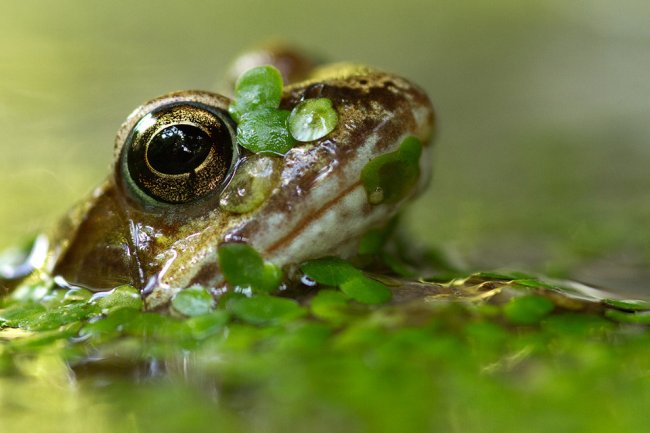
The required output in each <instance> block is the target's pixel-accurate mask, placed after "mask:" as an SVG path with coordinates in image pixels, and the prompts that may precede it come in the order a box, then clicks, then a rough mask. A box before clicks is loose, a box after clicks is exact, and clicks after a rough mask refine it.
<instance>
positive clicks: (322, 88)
mask: <svg viewBox="0 0 650 433" xmlns="http://www.w3.org/2000/svg"><path fill="white" fill-rule="evenodd" d="M261 64H272V65H274V66H276V67H277V68H278V69H279V70H280V71H281V72H282V74H283V76H284V79H285V83H286V85H285V88H284V91H283V96H282V102H281V108H282V109H287V110H291V109H292V108H293V107H294V106H295V105H296V104H298V103H299V102H301V101H302V100H304V99H307V98H329V99H330V100H331V101H332V105H333V108H334V109H335V111H336V113H337V115H338V124H337V126H336V128H335V129H334V130H333V131H332V132H331V133H329V134H327V135H326V136H324V137H322V138H320V139H318V140H315V141H312V142H307V143H297V144H296V146H295V147H293V148H292V149H291V150H290V151H289V152H287V153H286V154H285V155H284V156H282V155H261V154H254V153H252V152H249V151H247V150H245V149H243V148H241V147H240V146H238V145H237V138H236V130H237V129H236V124H235V123H234V122H233V121H232V119H231V118H230V116H229V115H228V106H229V105H230V102H231V100H230V99H229V98H228V97H226V96H223V95H220V94H216V93H211V92H206V91H183V92H176V93H171V94H167V95H164V96H161V97H159V98H156V99H153V100H151V101H149V102H146V103H145V104H144V105H142V106H140V107H138V108H137V109H136V110H135V111H133V113H131V115H130V116H129V117H128V118H127V119H126V121H125V122H124V124H123V125H122V127H121V128H120V129H119V131H118V133H117V138H116V143H115V162H114V164H113V167H112V170H111V173H110V175H109V176H108V178H107V179H106V180H105V181H104V182H103V183H102V184H101V185H100V186H99V187H97V188H96V189H95V190H94V191H93V192H92V194H91V195H90V197H88V198H87V199H86V200H85V201H83V202H81V203H80V204H78V205H77V206H76V207H75V208H73V209H72V210H71V211H70V212H69V213H68V215H67V216H66V217H65V218H63V219H62V221H61V222H60V223H59V224H58V225H57V226H56V228H55V229H53V230H52V231H51V232H50V233H49V234H47V238H46V239H47V242H45V244H46V245H45V247H42V249H43V250H44V251H46V253H45V254H44V260H43V261H42V263H41V264H40V266H39V267H38V269H37V270H38V271H40V272H41V273H43V274H46V275H50V276H52V277H57V278H58V281H59V282H61V281H64V282H65V283H64V284H67V285H71V286H82V287H86V288H89V289H91V290H94V291H100V290H107V289H111V288H113V287H115V286H118V285H122V284H130V285H133V286H135V287H136V288H138V289H140V290H141V291H142V295H143V298H144V300H145V305H146V308H147V309H159V308H164V307H165V306H166V305H167V304H168V303H169V301H170V300H171V298H172V297H173V295H174V294H175V293H176V292H178V291H179V290H182V289H184V288H186V287H189V286H192V285H196V284H198V285H202V286H204V287H208V288H211V289H214V290H215V291H218V289H220V288H222V287H223V286H224V284H225V282H224V279H223V276H222V274H221V272H220V270H219V265H218V259H217V249H218V247H219V245H220V244H222V243H224V242H243V243H247V244H249V245H251V246H252V247H254V248H255V249H256V250H257V251H258V252H259V253H260V254H261V256H262V257H263V258H264V260H267V261H270V262H272V263H274V264H276V265H278V266H280V267H283V268H285V269H290V268H291V266H292V265H295V264H298V263H300V262H302V261H304V260H307V259H312V258H318V257H322V256H326V255H337V256H341V257H348V256H350V255H353V254H354V252H355V251H356V248H357V245H358V241H359V238H360V236H361V235H362V234H363V233H364V232H365V231H367V230H368V229H369V228H371V227H375V226H378V225H381V224H383V223H385V222H386V221H388V220H389V219H390V218H391V217H393V216H394V215H395V214H396V213H397V211H398V210H399V209H400V208H401V207H402V206H403V205H404V203H406V202H408V201H409V200H410V199H411V198H412V197H413V196H414V195H416V194H417V192H418V191H421V190H422V189H423V188H424V187H425V186H426V184H427V182H428V178H429V172H430V161H431V155H430V151H431V145H430V141H431V138H432V135H433V130H434V113H433V108H432V106H431V103H430V101H429V98H428V97H427V95H426V94H425V93H424V92H423V91H422V90H421V89H420V88H419V87H417V86H416V85H414V84H412V83H410V82H409V81H407V80H405V79H403V78H400V77H398V76H395V75H392V74H388V73H385V72H381V71H378V70H375V69H372V68H369V67H365V66H359V65H350V64H333V65H326V66H323V67H316V68H312V67H311V66H310V63H309V62H308V61H307V60H306V59H305V58H304V57H303V56H301V55H300V54H299V53H296V52H294V51H291V50H289V49H284V48H282V49H279V48H273V49H268V50H261V51H257V52H255V53H252V54H251V53H249V54H246V55H245V56H243V57H242V58H241V59H239V60H238V61H236V62H235V63H234V65H235V69H234V72H233V74H237V73H239V72H242V71H239V70H237V68H240V69H244V68H246V69H247V68H250V67H254V66H258V65H261ZM170 131H171V132H170ZM174 131H176V132H174ZM178 131H181V132H178ZM165 133H168V134H170V133H176V134H185V135H186V136H190V137H193V136H196V137H198V138H197V140H198V139H206V136H207V138H208V141H210V140H213V141H216V142H214V143H211V144H210V146H211V147H209V148H208V147H205V146H204V147H200V146H199V151H197V152H198V153H197V154H199V155H198V156H197V155H194V154H192V153H191V152H190V153H189V154H185V155H184V157H185V158H186V159H187V161H185V162H183V163H177V162H174V161H169V160H168V159H169V158H170V155H172V156H174V157H176V156H178V155H177V153H178V152H177V153H174V152H175V151H178V149H177V148H174V149H176V150H173V149H172V150H173V151H169V149H170V147H169V146H167V147H165V146H166V145H164V144H162V145H161V146H162V147H163V151H161V152H158V153H155V152H154V151H152V150H151V148H153V146H154V145H157V144H156V143H162V142H164V140H165V138H164V137H163V135H164V134H165ZM193 134H194V135H193ZM409 136H415V137H417V138H418V139H420V141H421V142H422V144H423V149H422V157H421V158H420V177H419V180H418V184H417V186H416V187H415V188H413V191H412V192H410V193H409V194H408V195H406V196H405V197H404V198H403V199H401V200H400V201H398V202H397V203H382V204H370V203H369V201H368V196H367V193H366V191H365V189H364V186H363V184H362V182H361V178H360V174H361V170H362V169H363V167H364V166H365V165H366V164H367V163H368V161H370V160H371V159H373V158H375V157H377V156H379V155H382V154H385V153H387V152H393V151H395V150H397V149H398V148H399V146H400V143H401V142H402V141H403V140H404V139H405V138H406V137H409ZM215 137H217V138H215ZM204 141H205V140H204ZM152 143H153V144H152ZM147 146H149V147H147ZM143 149H144V150H143ZM165 149H166V150H165ZM195 150H196V149H195ZM147 152H148V153H147ZM206 152H207V153H206ZM181 153H182V152H181ZM206 154H207V155H208V156H205V155H206ZM188 155H189V156H188ZM165 158H168V159H165ZM193 158H194V159H193ZM196 158H198V160H196V161H195V159H196ZM202 158H204V159H205V160H204V159H202ZM144 159H147V162H146V163H145V162H144ZM152 166H153V168H154V169H152ZM395 175H396V176H399V173H396V174H395ZM256 176H261V178H263V179H264V182H262V184H261V185H262V186H260V185H258V184H257V183H256V182H257V180H256ZM233 182H234V184H233ZM233 185H234V186H233ZM242 185H243V186H242ZM240 196H241V197H240ZM247 196H255V197H254V199H250V197H247ZM229 197H230V198H229ZM233 197H234V199H235V200H234V203H235V205H233V204H232V203H233V200H232V198H233ZM237 200H243V201H244V202H245V203H248V204H247V205H246V206H244V208H243V209H242V208H240V207H237V205H236V204H237ZM250 203H253V204H252V205H251V204H250ZM43 242H44V241H43V238H41V246H42V244H43Z"/></svg>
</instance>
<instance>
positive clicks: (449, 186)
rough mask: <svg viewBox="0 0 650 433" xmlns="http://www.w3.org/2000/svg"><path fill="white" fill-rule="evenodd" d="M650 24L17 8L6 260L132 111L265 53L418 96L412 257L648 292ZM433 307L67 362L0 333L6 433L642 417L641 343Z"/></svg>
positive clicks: (344, 10)
mask: <svg viewBox="0 0 650 433" xmlns="http://www.w3.org/2000/svg"><path fill="white" fill-rule="evenodd" d="M36 9H38V10H39V13H38V14H36V13H34V11H35V10H36ZM270 17H271V18H272V19H270ZM649 19H650V6H648V4H647V3H646V2H641V1H635V0H626V1H623V2H617V3H616V4H613V3H610V2H605V1H594V2H590V4H586V3H572V4H567V3H566V2H560V1H554V0H552V1H547V2H544V3H543V4H541V5H533V4H532V3H531V4H522V3H520V2H510V1H505V0H500V1H496V2H489V3H486V2H480V1H467V2H438V3H436V4H429V3H427V2H424V1H415V0H407V1H404V2H400V5H399V9H397V8H396V6H395V5H394V4H393V3H390V2H386V3H382V2H367V1H362V2H356V3H354V4H351V3H350V2H323V3H320V4H313V5H310V7H309V9H308V10H305V8H304V5H303V4H302V3H300V2H298V1H293V0H292V1H287V2H282V5H278V4H272V3H270V2H258V1H240V2H231V3H224V4H216V3H215V4H207V3H203V2H191V1H190V2H183V3H176V2H165V1H163V2H140V3H138V4H133V3H132V2H126V1H115V2H109V3H106V4H102V5H93V4H90V3H87V2H82V1H63V2H58V3H56V4H52V5H43V4H42V2H36V1H32V0H27V1H25V0H23V1H14V0H9V1H8V2H5V3H4V4H3V13H2V15H1V16H0V29H2V30H1V31H2V34H3V37H2V38H0V52H1V53H2V54H1V55H0V65H1V67H0V127H1V128H2V131H3V139H2V141H1V144H0V146H1V147H0V148H1V149H2V155H3V157H2V158H0V197H1V198H2V199H3V202H4V203H5V204H4V205H3V207H2V209H3V210H2V212H0V246H2V247H8V246H11V245H16V244H20V243H23V242H24V240H25V239H27V238H28V237H30V236H31V235H32V234H34V233H35V232H38V230H40V229H42V228H44V227H47V226H48V225H49V224H51V223H52V222H53V221H55V220H56V218H57V217H58V216H59V215H61V214H62V213H63V212H65V210H66V209H67V208H69V206H70V205H71V204H72V203H74V202H76V201H78V200H79V199H80V198H81V197H83V195H84V194H86V193H87V192H88V191H90V190H91V189H92V188H93V187H94V186H95V185H96V184H97V183H98V182H99V181H100V180H101V179H102V178H103V177H104V176H106V174H107V172H108V168H107V167H108V165H109V163H110V161H111V158H112V145H113V138H114V134H115V131H116V130H117V127H118V126H119V124H120V123H121V122H122V120H123V119H124V118H125V117H126V115H127V114H128V113H129V112H130V111H131V110H132V109H134V108H135V107H137V106H138V105H139V104H140V103H141V102H142V101H144V100H147V99H150V98H151V97H154V96H157V95H159V94H162V93H165V92H168V91H171V90H178V89H189V88H199V89H215V88H217V86H218V84H219V82H220V78H221V76H222V74H223V72H224V71H225V68H226V66H227V64H228V62H229V61H230V60H231V59H232V58H233V57H234V56H235V55H236V54H237V53H238V52H240V51H241V50H243V49H245V48H247V47H250V46H251V45H255V44H258V43H259V42H263V41H266V40H268V39H269V38H270V37H279V38H282V39H285V40H288V41H292V42H296V43H298V44H300V45H302V46H304V47H306V48H308V49H313V50H314V51H315V52H317V53H319V54H321V55H322V56H323V57H324V58H327V59H330V60H333V61H336V60H353V61H357V62H361V63H367V64H371V65H375V66H378V67H381V68H384V69H387V70H390V71H394V72H397V73H399V74H402V75H404V76H406V77H408V78H410V79H412V80H413V81H415V82H417V83H419V84H420V85H422V86H423V87H424V88H425V89H426V90H427V92H428V93H429V94H430V96H431V98H432V100H433V102H434V105H435V107H436V109H437V113H438V116H439V125H440V131H439V135H438V138H437V140H436V146H437V150H436V154H435V161H434V169H435V173H434V178H433V184H432V187H431V188H430V189H429V190H428V191H427V192H426V193H425V194H424V196H423V197H422V199H421V200H420V201H419V202H418V203H417V204H416V205H415V206H413V207H412V209H411V210H410V211H409V212H408V213H407V215H406V216H405V218H404V220H403V223H404V225H405V228H406V231H407V232H409V233H410V235H411V237H412V239H418V240H419V243H420V244H421V245H420V246H426V247H431V248H435V249H436V250H438V251H440V252H442V253H443V254H444V255H446V256H447V257H448V258H449V260H451V262H452V263H453V264H454V265H455V266H456V267H458V268H460V269H462V270H464V271H467V272H468V273H469V272H474V271H478V270H491V269H503V268H507V269H516V270H521V271H530V272H534V273H541V274H543V275H548V276H552V277H559V278H570V279H573V280H579V281H583V282H586V283H588V284H590V285H593V286H596V287H600V288H606V289H608V290H609V291H612V292H614V293H617V294H621V295H632V296H634V297H645V298H647V297H648V294H649V293H650V284H648V280H650V232H649V231H648V228H647V225H648V224H647V222H648V221H650V176H648V174H647V167H648V166H649V163H650V147H649V146H648V144H647V143H648V137H650V123H648V122H647V113H649V112H650V82H649V81H648V80H647V71H648V70H650V50H649V49H648V46H649V45H650V31H649V30H648V28H647V22H648V20H649ZM306 308H311V309H313V308H314V307H313V306H311V307H306ZM426 308H431V309H432V310H427V311H426V312H425V313H422V316H420V315H418V314H415V313H414V314H413V315H407V314H405V313H404V312H400V310H398V311H397V312H395V311H393V310H391V309H385V308H383V307H382V308H378V309H377V310H369V311H366V310H363V308H362V310H363V311H361V312H359V311H356V313H355V314H353V315H352V318H351V319H350V320H349V321H346V322H344V323H343V324H334V325H332V324H331V323H330V322H329V321H327V320H326V321H325V322H324V323H323V321H322V320H321V321H320V322H319V321H318V320H317V321H315V322H313V321H305V320H303V319H297V321H289V322H286V323H279V324H273V325H268V326H259V325H251V324H250V323H247V322H246V321H245V320H244V321H243V322H242V321H240V322H236V323H235V324H229V325H228V326H225V325H224V324H223V323H221V324H220V323H219V322H218V318H214V321H215V322H210V320H208V319H206V323H203V325H202V326H204V327H205V328H201V327H200V326H199V328H198V329H199V330H198V331H197V330H196V329H197V328H196V326H198V325H196V324H192V323H190V324H188V322H187V320H184V321H183V320H179V319H171V318H161V319H151V320H153V321H156V320H161V321H163V322H165V326H164V329H167V330H169V333H165V332H162V333H159V334H156V333H148V332H149V331H147V332H144V331H143V329H148V328H146V326H144V325H142V326H135V325H133V326H132V327H131V328H127V329H126V330H122V332H123V334H124V337H123V338H122V337H121V338H115V339H112V338H110V339H102V334H101V333H100V332H98V333H97V334H94V335H93V337H92V338H91V339H90V340H89V341H84V342H80V343H74V344H71V343H68V342H67V341H68V338H70V337H72V340H75V339H76V338H78V332H79V329H80V328H79V327H80V326H81V321H79V322H77V321H75V320H72V319H71V320H70V321H65V323H64V324H63V325H62V326H61V327H59V326H58V325H57V326H56V327H54V328H49V329H33V330H30V329H25V328H26V327H25V326H23V327H22V328H20V327H19V328H8V329H9V330H5V331H2V332H3V334H2V335H1V336H0V339H2V341H3V343H2V345H1V346H0V349H1V350H0V373H2V376H1V377H0V419H2V422H1V423H0V427H1V428H0V430H5V429H6V430H8V431H20V430H39V431H61V430H63V429H65V430H67V431H107V432H108V431H118V430H119V431H122V430H123V431H133V432H141V431H193V430H194V431H202V430H206V429H207V428H208V426H209V428H210V429H211V430H214V429H215V428H214V426H219V427H220V428H221V429H222V430H223V431H301V430H309V431H321V430H322V431H333V430H342V429H347V430H350V431H355V430H356V431H386V432H391V431H397V430H398V427H400V430H402V431H406V430H411V431H427V430H430V431H436V430H438V429H440V430H443V431H497V430H498V431H517V430H523V429H526V430H530V431H549V430H553V431H583V430H585V431H586V430H590V431H615V429H616V430H619V431H621V430H622V431H632V430H633V429H634V430H641V429H642V426H647V425H648V421H650V420H648V417H647V414H646V413H647V411H645V409H644V408H645V407H647V406H648V403H650V391H649V390H650V387H649V386H648V385H650V384H648V379H647V378H648V377H650V376H648V367H647V359H648V355H649V354H648V353H647V351H648V349H647V348H648V347H650V346H649V345H648V333H647V331H646V330H645V328H644V327H643V326H645V325H629V326H628V325H626V326H624V327H623V328H622V329H621V328H619V326H620V325H618V324H617V323H618V322H616V321H612V320H611V319H612V318H611V317H609V318H603V316H602V315H600V314H591V313H590V314H583V313H580V314H577V315H576V314H571V315H568V316H565V315H556V314H552V315H550V316H548V317H546V318H545V319H544V320H542V321H539V322H536V323H534V324H531V325H525V324H514V325H513V324H512V323H510V322H508V320H507V318H505V319H504V318H503V317H502V315H503V314H505V313H503V311H502V310H498V311H491V310H490V309H489V308H488V309H487V310H481V309H480V308H479V310H480V311H478V312H477V311H476V308H475V306H469V307H468V306H457V305H455V304H452V305H448V304H446V303H443V304H441V305H438V304H436V305H434V306H428V307H426ZM55 311H56V315H57V317H60V314H61V311H60V310H55ZM310 311H311V310H310ZM120 314H123V315H125V316H123V317H121V320H123V321H124V323H127V322H128V323H138V322H137V321H136V322H129V320H135V319H133V317H130V316H129V314H128V313H124V312H122V313H120ZM133 314H134V315H135V313H133ZM305 314H307V313H305ZM309 314H312V313H309ZM126 316H129V317H126ZM147 317H148V316H147ZM210 317H212V316H210ZM410 317H415V318H416V319H417V318H418V317H425V318H426V320H423V321H418V320H415V319H414V320H410V319H409V318H410ZM555 317H560V318H559V319H558V318H555ZM118 318H119V316H118ZM127 318H128V320H127ZM330 319H331V318H330ZM330 319H328V320H330ZM84 320H86V318H84ZM138 320H139V319H138ZM197 321H198V320H197ZM97 323H110V321H109V322H104V321H99V322H97ZM210 323H212V324H213V325H214V326H212V327H210V326H208V325H209V324H210ZM158 325H160V323H158ZM75 326H76V328H75ZM83 326H87V325H86V324H85V322H84V325H83ZM98 326H99V325H98ZM188 327H189V329H190V330H189V331H188ZM27 328H28V327H27ZM16 329H18V330H16ZM192 329H193V330H194V331H193V332H195V334H192ZM205 329H208V330H207V331H206V330H205ZM12 332H13V334H12ZM66 332H69V333H70V335H66V334H61V333H66ZM201 332H205V334H201ZM21 333H35V335H33V334H29V335H24V334H21ZM196 333H198V334H196ZM143 334H146V335H149V337H147V338H146V339H143V338H144V337H143ZM110 335H113V336H114V334H110ZM48 339H49V340H48ZM17 341H25V343H17ZM39 341H40V342H41V343H38V342H39ZM43 341H45V343H43ZM30 345H33V347H31V346H30ZM88 357H90V358H88ZM93 357H95V358H93ZM89 359H101V360H103V361H102V362H90V361H89ZM19 429H20V430H19Z"/></svg>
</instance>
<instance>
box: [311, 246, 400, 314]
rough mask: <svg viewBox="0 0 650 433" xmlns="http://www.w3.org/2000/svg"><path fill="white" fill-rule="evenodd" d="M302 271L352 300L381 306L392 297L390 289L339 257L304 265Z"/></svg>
mask: <svg viewBox="0 0 650 433" xmlns="http://www.w3.org/2000/svg"><path fill="white" fill-rule="evenodd" d="M300 270H301V271H302V272H303V273H304V274H305V275H307V276H308V277H309V278H311V279H312V280H314V281H316V282H317V283H319V284H324V285H326V286H335V287H339V288H340V289H341V291H342V292H343V293H345V294H346V295H348V296H349V297H350V298H351V299H354V300H355V301H358V302H361V303H364V304H381V303H384V302H387V301H389V300H390V298H391V296H392V294H391V291H390V289H389V288H388V287H386V286H384V285H383V284H381V283H380V282H378V281H376V280H373V279H372V278H368V277H366V276H365V275H364V274H363V272H361V271H360V270H359V269H357V268H355V267H354V266H352V265H351V264H350V263H348V262H347V261H346V260H343V259H340V258H338V257H325V258H322V259H316V260H310V261H308V262H305V263H303V265H302V266H301V267H300Z"/></svg>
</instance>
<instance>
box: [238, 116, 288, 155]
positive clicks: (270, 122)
mask: <svg viewBox="0 0 650 433" xmlns="http://www.w3.org/2000/svg"><path fill="white" fill-rule="evenodd" d="M288 118H289V112H288V111H286V110H275V109H262V110H258V111H254V112H250V113H248V114H245V115H244V116H243V117H242V118H241V120H240V122H239V124H238V125H237V141H238V143H239V144H240V145H241V146H243V147H245V148H246V149H248V150H250V151H252V152H256V153H275V154H279V155H284V154H285V153H287V152H288V151H289V150H291V148H292V147H293V145H294V144H295V140H294V139H293V137H291V134H289V130H288V129H287V119H288Z"/></svg>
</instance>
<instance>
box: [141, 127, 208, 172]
mask: <svg viewBox="0 0 650 433" xmlns="http://www.w3.org/2000/svg"><path fill="white" fill-rule="evenodd" d="M211 147H212V143H211V140H210V136H209V135H208V134H207V133H206V132H205V131H203V130H202V129H201V128H199V127H196V126H194V125H184V124H181V125H171V126H168V127H166V128H165V129H163V130H161V131H159V132H158V133H157V134H156V135H155V136H154V137H153V138H152V139H151V141H149V146H148V148H147V159H148V161H149V164H150V165H151V167H153V168H154V169H155V170H157V171H158V172H160V173H164V174H183V173H190V172H192V171H193V170H194V169H195V168H197V167H198V166H199V165H201V163H202V162H203V161H205V158H206V157H207V156H208V153H210V148H211Z"/></svg>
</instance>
